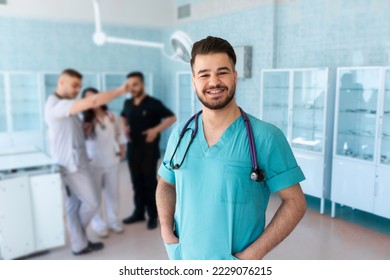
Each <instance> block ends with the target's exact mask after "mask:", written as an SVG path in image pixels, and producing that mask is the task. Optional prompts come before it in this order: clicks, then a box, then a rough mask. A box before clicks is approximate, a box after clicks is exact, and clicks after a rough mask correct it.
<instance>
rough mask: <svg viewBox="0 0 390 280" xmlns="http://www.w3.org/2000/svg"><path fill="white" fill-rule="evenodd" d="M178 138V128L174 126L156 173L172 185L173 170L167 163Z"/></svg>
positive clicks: (173, 178) (173, 181) (173, 182)
mask: <svg viewBox="0 0 390 280" xmlns="http://www.w3.org/2000/svg"><path fill="white" fill-rule="evenodd" d="M178 138H179V137H178V128H175V129H174V130H173V131H172V133H171V135H170V136H169V140H168V144H167V148H166V150H165V155H164V158H163V160H162V163H161V165H160V168H159V169H158V175H160V176H161V177H162V178H163V179H164V180H165V181H167V182H168V183H170V184H173V185H175V183H176V180H175V172H174V171H173V169H172V167H171V166H170V164H169V163H170V161H171V158H172V155H173V152H174V151H175V147H176V144H177V140H178Z"/></svg>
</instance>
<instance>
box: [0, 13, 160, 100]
mask: <svg viewBox="0 0 390 280" xmlns="http://www.w3.org/2000/svg"><path fill="white" fill-rule="evenodd" d="M93 32H94V26H93V24H89V23H80V22H79V23H75V22H55V21H39V20H24V19H19V18H4V17H3V18H0V71H37V72H41V71H47V72H54V73H56V72H60V71H61V70H62V69H64V68H68V67H71V68H75V69H77V70H80V71H82V72H129V71H132V70H142V71H145V72H149V73H153V76H154V77H155V79H154V84H155V85H156V88H155V89H154V94H155V95H157V96H158V95H159V94H160V92H159V84H160V80H159V78H158V77H159V75H158V73H159V70H160V63H161V52H160V51H159V50H158V49H152V48H140V47H134V46H125V45H114V44H106V45H103V46H100V47H98V46H96V45H95V44H94V43H93V41H92V34H93ZM105 32H106V33H107V34H109V35H112V36H120V37H123V38H131V39H139V40H146V41H155V42H160V41H161V30H158V29H147V28H129V27H115V26H107V27H105Z"/></svg>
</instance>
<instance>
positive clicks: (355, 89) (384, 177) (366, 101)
mask: <svg viewBox="0 0 390 280" xmlns="http://www.w3.org/2000/svg"><path fill="white" fill-rule="evenodd" d="M389 89H390V74H389V70H388V69H384V68H381V67H359V68H338V71H337V93H336V122H335V128H334V156H333V172H332V173H333V175H332V194H331V200H332V217H334V216H335V214H336V213H335V211H336V203H339V204H341V205H346V206H350V207H352V208H356V209H360V210H363V211H366V212H370V213H374V214H377V215H380V216H384V217H387V218H390V203H389V199H390V168H389V167H390V161H389V160H388V157H390V140H389V139H390V137H388V136H389V132H390V130H389V127H390V122H389V121H390V118H389V116H388V115H389V112H390V96H389Z"/></svg>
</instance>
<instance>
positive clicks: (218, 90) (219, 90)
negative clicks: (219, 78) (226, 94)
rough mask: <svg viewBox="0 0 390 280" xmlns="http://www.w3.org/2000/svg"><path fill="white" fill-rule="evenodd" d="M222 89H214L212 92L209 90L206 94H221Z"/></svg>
mask: <svg viewBox="0 0 390 280" xmlns="http://www.w3.org/2000/svg"><path fill="white" fill-rule="evenodd" d="M223 91H224V90H223V89H214V90H209V91H208V93H211V94H214V93H221V92H223Z"/></svg>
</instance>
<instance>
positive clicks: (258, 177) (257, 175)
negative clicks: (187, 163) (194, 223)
mask: <svg viewBox="0 0 390 280" xmlns="http://www.w3.org/2000/svg"><path fill="white" fill-rule="evenodd" d="M238 108H239V109H240V112H241V116H242V118H243V119H244V123H245V127H246V132H247V134H248V141H249V149H250V155H251V162H252V171H251V173H250V178H251V179H252V180H253V181H256V182H261V181H263V180H264V172H263V171H262V170H261V169H260V168H259V167H258V164H257V156H256V146H255V140H254V137H253V131H252V126H251V123H250V121H249V119H248V116H247V115H246V113H245V112H244V111H243V110H242V109H241V108H240V107H238ZM200 114H202V110H201V111H199V112H198V113H196V114H195V115H193V116H192V117H191V118H190V119H189V120H188V121H187V122H186V123H185V125H184V127H183V129H182V131H181V132H180V135H179V141H178V142H177V145H176V148H175V150H174V152H173V154H172V157H171V160H170V161H169V165H170V166H171V168H172V169H173V170H177V169H179V168H180V167H181V166H182V164H183V162H184V159H185V158H186V156H187V153H188V150H189V148H190V146H191V143H192V141H193V140H194V138H195V136H196V133H197V132H198V118H199V115H200ZM192 121H195V127H194V128H193V129H192V128H190V127H188V126H189V125H190V123H191V122H192ZM187 131H191V138H190V141H189V143H188V146H187V149H186V151H185V152H184V156H183V158H182V160H181V162H180V163H176V164H175V163H174V162H173V158H174V156H175V154H176V152H177V149H178V148H179V145H180V142H181V140H182V139H183V138H184V135H185V134H186V132H187Z"/></svg>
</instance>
